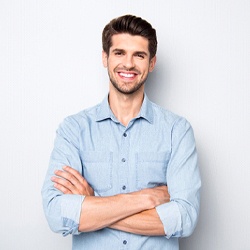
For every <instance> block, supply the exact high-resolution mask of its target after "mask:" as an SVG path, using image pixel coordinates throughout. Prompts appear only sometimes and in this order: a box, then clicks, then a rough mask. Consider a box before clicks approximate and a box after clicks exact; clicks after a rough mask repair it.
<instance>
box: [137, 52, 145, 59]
mask: <svg viewBox="0 0 250 250" xmlns="http://www.w3.org/2000/svg"><path fill="white" fill-rule="evenodd" d="M136 56H137V57H139V58H140V59H144V57H145V56H144V55H143V54H140V53H138V54H137V55H136Z"/></svg>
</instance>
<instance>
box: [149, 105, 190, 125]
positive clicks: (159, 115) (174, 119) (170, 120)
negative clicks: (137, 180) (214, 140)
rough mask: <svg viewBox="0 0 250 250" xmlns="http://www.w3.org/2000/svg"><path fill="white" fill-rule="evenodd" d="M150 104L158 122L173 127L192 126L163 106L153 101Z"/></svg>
mask: <svg viewBox="0 0 250 250" xmlns="http://www.w3.org/2000/svg"><path fill="white" fill-rule="evenodd" d="M149 103H150V105H151V107H152V110H153V114H154V119H156V121H159V122H160V121H161V122H163V123H167V124H168V125H171V126H186V125H189V126H190V123H189V121H188V120H187V119H186V118H185V117H183V116H181V115H178V114H176V113H174V112H172V111H170V110H168V109H166V108H164V107H162V106H159V105H158V104H156V103H154V102H152V101H149Z"/></svg>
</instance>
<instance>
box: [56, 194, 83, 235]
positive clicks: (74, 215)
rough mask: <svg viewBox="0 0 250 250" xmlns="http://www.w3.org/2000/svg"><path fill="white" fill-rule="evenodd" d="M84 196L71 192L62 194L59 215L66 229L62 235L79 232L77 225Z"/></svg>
mask: <svg viewBox="0 0 250 250" xmlns="http://www.w3.org/2000/svg"><path fill="white" fill-rule="evenodd" d="M84 198H85V196H82V195H72V194H69V195H63V196H62V201H61V216H62V223H63V227H64V228H65V229H66V231H65V232H64V233H63V236H67V235H68V234H74V235H78V234H80V232H79V231H78V227H79V221H80V215H81V209H82V202H83V201H84Z"/></svg>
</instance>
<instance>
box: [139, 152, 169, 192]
mask: <svg viewBox="0 0 250 250" xmlns="http://www.w3.org/2000/svg"><path fill="white" fill-rule="evenodd" d="M169 158H170V153H167V152H140V153H137V154H136V185H137V188H138V189H143V188H152V187H156V186H160V185H167V180H166V173H167V166H168V162H169Z"/></svg>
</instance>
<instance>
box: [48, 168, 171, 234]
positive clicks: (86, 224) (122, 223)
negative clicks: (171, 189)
mask: <svg viewBox="0 0 250 250" xmlns="http://www.w3.org/2000/svg"><path fill="white" fill-rule="evenodd" d="M52 181H53V182H54V186H55V188H57V189H58V190H60V191H61V192H62V193H64V194H80V195H84V196H85V199H84V201H83V203H82V210H81V216H80V222H79V231H81V232H88V231H96V230H98V229H101V228H105V227H109V228H113V229H117V230H121V231H125V232H130V233H134V234H140V235H151V236H153V235H165V232H164V228H163V224H162V222H161V220H160V218H159V216H158V214H157V212H156V210H155V207H156V206H158V205H161V204H163V203H166V202H169V201H170V196H169V193H168V189H167V187H166V186H161V187H155V188H150V189H143V190H140V191H137V192H132V193H128V194H118V195H114V196H109V197H96V196H94V190H93V189H92V188H91V186H90V185H89V184H88V182H87V181H86V180H85V179H84V177H83V176H82V175H81V174H80V173H79V172H78V171H76V170H75V169H73V168H71V167H68V166H65V167H64V168H63V171H62V170H57V171H56V172H55V176H53V177H52ZM128 204H129V205H128ZM93 218H94V219H93Z"/></svg>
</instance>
